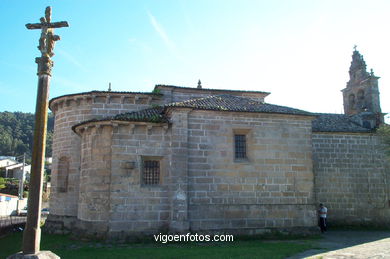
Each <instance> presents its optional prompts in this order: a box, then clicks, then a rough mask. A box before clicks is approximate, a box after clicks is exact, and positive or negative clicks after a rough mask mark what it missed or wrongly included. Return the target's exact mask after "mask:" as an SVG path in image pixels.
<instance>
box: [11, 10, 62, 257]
mask: <svg viewBox="0 0 390 259" xmlns="http://www.w3.org/2000/svg"><path fill="white" fill-rule="evenodd" d="M40 21H41V22H40V23H32V24H31V23H29V24H26V27H27V29H30V30H31V29H41V30H42V31H41V37H40V39H39V46H38V49H39V50H40V52H41V56H40V57H38V58H36V59H35V62H36V63H37V64H38V93H37V103H36V108H35V126H34V140H33V150H32V157H31V175H30V185H29V195H28V196H29V197H28V203H27V207H28V210H27V223H26V228H25V230H24V232H23V251H22V252H20V253H18V254H15V255H11V256H10V257H8V258H13V259H14V258H18V259H20V258H59V257H58V256H57V255H55V254H53V253H52V252H50V251H40V242H41V228H40V223H41V202H42V184H43V171H44V159H45V147H46V129H47V128H46V127H47V126H46V125H47V112H48V104H49V85H50V77H51V68H52V67H53V61H52V60H51V59H50V58H51V57H52V56H53V55H54V53H53V49H54V43H55V41H58V40H59V39H60V37H59V36H58V35H54V28H61V27H68V26H69V25H68V23H67V22H53V23H52V22H51V8H50V7H46V10H45V17H42V18H41V19H40ZM32 255H33V256H34V257H31V256H32Z"/></svg>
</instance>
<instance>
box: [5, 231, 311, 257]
mask: <svg viewBox="0 0 390 259" xmlns="http://www.w3.org/2000/svg"><path fill="white" fill-rule="evenodd" d="M21 244H22V233H13V234H10V235H8V236H6V237H3V238H0V258H6V257H7V256H9V255H11V254H13V253H16V252H18V251H20V250H21ZM311 247H312V244H311V242H310V240H298V241H292V240H285V241H262V240H248V241H244V240H242V241H233V242H210V243H169V244H161V243H155V242H153V241H150V242H147V243H138V244H137V243H130V244H108V243H98V242H83V241H78V240H72V239H71V238H69V237H68V236H61V235H49V234H45V233H43V234H42V242H41V250H50V251H52V252H54V253H55V254H57V255H59V256H60V257H61V258H65V259H66V258H72V259H76V258H88V259H90V258H99V259H100V258H267V259H273V258H275V259H276V258H285V257H287V256H290V255H294V254H296V253H299V252H303V251H305V250H308V249H310V248H311Z"/></svg>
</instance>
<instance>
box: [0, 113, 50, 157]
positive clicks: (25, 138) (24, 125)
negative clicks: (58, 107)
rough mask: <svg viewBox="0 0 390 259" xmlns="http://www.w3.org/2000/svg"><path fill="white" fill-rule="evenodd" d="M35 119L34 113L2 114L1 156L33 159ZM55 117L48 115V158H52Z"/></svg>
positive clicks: (0, 127) (0, 118) (0, 129)
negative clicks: (23, 156) (22, 156)
mask: <svg viewBox="0 0 390 259" xmlns="http://www.w3.org/2000/svg"><path fill="white" fill-rule="evenodd" d="M34 123H35V117H34V114H32V113H23V112H0V155H3V156H21V155H23V154H24V153H26V154H27V160H29V157H31V151H32V150H31V149H32V145H33V138H34ZM53 128H54V116H53V114H52V113H49V115H48V123H47V142H46V156H51V153H52V151H51V145H52V139H53Z"/></svg>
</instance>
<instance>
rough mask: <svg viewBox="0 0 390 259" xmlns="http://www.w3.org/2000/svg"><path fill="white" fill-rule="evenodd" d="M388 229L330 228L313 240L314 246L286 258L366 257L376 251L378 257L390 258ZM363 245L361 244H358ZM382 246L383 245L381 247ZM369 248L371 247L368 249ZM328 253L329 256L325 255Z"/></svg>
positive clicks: (389, 233) (389, 234)
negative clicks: (320, 237)
mask: <svg viewBox="0 0 390 259" xmlns="http://www.w3.org/2000/svg"><path fill="white" fill-rule="evenodd" d="M389 238H390V231H389V230H387V231H360V230H333V231H332V230H331V231H328V232H326V233H324V234H323V238H322V239H319V240H318V241H315V244H314V246H315V247H314V248H313V249H311V250H308V251H305V252H303V253H300V254H298V255H295V256H292V257H288V259H299V258H309V257H310V258H316V257H317V256H316V255H318V257H319V258H368V257H366V256H369V257H371V256H372V255H374V253H376V252H375V251H378V252H380V253H381V256H380V257H375V258H390V251H388V253H389V254H386V253H387V252H386V250H388V249H389V247H390V239H389ZM386 239H387V240H386ZM360 245H363V246H360ZM382 246H383V247H382ZM370 248H371V249H370ZM327 252H331V253H329V257H328V256H327V254H324V253H327Z"/></svg>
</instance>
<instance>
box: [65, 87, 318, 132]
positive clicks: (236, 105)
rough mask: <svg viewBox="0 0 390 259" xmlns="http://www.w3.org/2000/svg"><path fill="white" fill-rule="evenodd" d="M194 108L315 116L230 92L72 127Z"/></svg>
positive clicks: (160, 119)
mask: <svg viewBox="0 0 390 259" xmlns="http://www.w3.org/2000/svg"><path fill="white" fill-rule="evenodd" d="M175 107H178V108H179V107H180V108H192V109H198V110H213V111H231V112H252V113H280V114H291V115H305V116H314V114H312V113H310V112H306V111H302V110H298V109H293V108H289V107H285V106H279V105H273V104H268V103H263V102H260V101H256V100H253V99H250V98H245V97H238V96H232V95H228V94H222V95H215V96H208V97H204V98H197V99H192V100H188V101H184V102H176V103H170V104H166V105H165V106H159V107H154V108H148V109H143V110H140V111H134V112H128V113H122V114H118V115H115V116H113V117H108V118H103V119H93V120H89V121H84V122H81V123H79V124H77V125H74V126H73V127H72V129H73V130H74V129H75V128H76V127H78V126H80V125H83V124H86V123H89V122H98V121H113V120H119V121H140V122H154V123H167V122H169V120H168V118H167V117H166V116H165V111H166V109H168V108H175Z"/></svg>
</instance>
